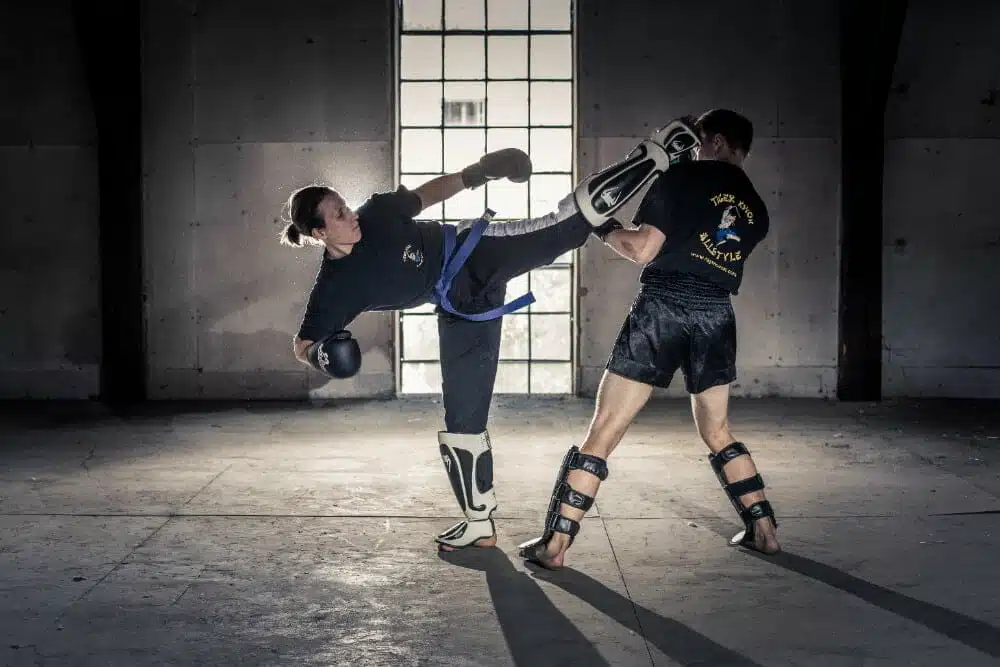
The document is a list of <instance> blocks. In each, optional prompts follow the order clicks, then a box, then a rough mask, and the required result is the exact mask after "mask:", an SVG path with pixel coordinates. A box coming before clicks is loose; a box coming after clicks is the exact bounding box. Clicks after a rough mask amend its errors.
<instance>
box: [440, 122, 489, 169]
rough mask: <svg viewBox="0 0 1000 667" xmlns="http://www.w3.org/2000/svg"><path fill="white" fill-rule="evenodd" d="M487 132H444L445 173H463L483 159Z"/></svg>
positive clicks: (462, 130) (459, 130)
mask: <svg viewBox="0 0 1000 667" xmlns="http://www.w3.org/2000/svg"><path fill="white" fill-rule="evenodd" d="M485 147H486V130H470V129H465V128H461V129H459V128H454V129H452V128H448V129H447V130H445V131H444V170H445V173H449V174H450V173H454V172H456V171H461V170H462V169H464V168H465V167H467V166H469V165H470V164H472V163H473V162H477V161H478V160H479V158H481V157H483V153H484V152H485V151H484V149H485Z"/></svg>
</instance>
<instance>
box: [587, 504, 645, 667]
mask: <svg viewBox="0 0 1000 667" xmlns="http://www.w3.org/2000/svg"><path fill="white" fill-rule="evenodd" d="M594 509H595V510H597V516H598V517H599V518H600V521H601V527H602V528H604V536H605V537H606V538H607V539H608V548H609V549H611V557H612V558H614V560H615V567H616V568H617V569H618V577H619V578H620V579H621V581H622V586H624V588H625V596H626V597H627V598H628V601H629V603H630V604H631V605H632V613H633V614H635V624H636V627H638V628H639V635H640V636H641V637H642V644H643V646H645V647H646V654H647V655H648V656H649V664H650V665H655V664H656V663H655V662H654V660H653V651H652V650H651V649H650V648H649V640H648V639H646V630H645V628H643V627H642V619H641V618H640V617H639V609H638V607H636V604H635V600H634V599H633V598H632V591H630V590H629V589H628V582H627V581H625V572H624V571H623V570H622V565H621V563H620V562H619V561H618V553H617V552H616V551H615V545H614V544H613V543H612V542H611V533H609V532H608V524H607V523H606V522H605V521H604V516H603V515H602V514H601V509H600V507H598V506H597V502H596V501H595V502H594Z"/></svg>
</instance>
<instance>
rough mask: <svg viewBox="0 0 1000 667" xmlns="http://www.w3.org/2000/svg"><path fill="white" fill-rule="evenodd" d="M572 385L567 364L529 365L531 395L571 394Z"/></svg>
mask: <svg viewBox="0 0 1000 667" xmlns="http://www.w3.org/2000/svg"><path fill="white" fill-rule="evenodd" d="M572 385H573V378H572V374H571V373H570V365H569V363H561V364H558V363H557V364H536V363H533V364H531V393H532V394H572V393H573V386H572Z"/></svg>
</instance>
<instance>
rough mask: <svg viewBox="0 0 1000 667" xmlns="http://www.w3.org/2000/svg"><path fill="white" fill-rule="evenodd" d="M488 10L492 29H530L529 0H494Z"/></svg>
mask: <svg viewBox="0 0 1000 667" xmlns="http://www.w3.org/2000/svg"><path fill="white" fill-rule="evenodd" d="M488 11H489V15H488V18H487V20H488V21H489V25H488V27H489V29H490V30H527V29H528V0H501V1H499V2H498V1H497V0H493V2H491V3H489V7H488Z"/></svg>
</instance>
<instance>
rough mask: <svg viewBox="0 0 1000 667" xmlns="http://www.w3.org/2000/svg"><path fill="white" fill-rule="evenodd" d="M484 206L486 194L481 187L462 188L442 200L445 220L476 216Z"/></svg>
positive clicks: (481, 211)
mask: <svg viewBox="0 0 1000 667" xmlns="http://www.w3.org/2000/svg"><path fill="white" fill-rule="evenodd" d="M485 208H486V196H485V193H484V192H483V189H482V188H476V189H475V190H462V191H461V192H459V193H458V194H457V195H455V196H453V197H449V198H448V199H446V200H445V201H444V217H445V219H446V220H469V219H475V218H478V217H479V216H481V215H482V214H483V210H484V209H485Z"/></svg>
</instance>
